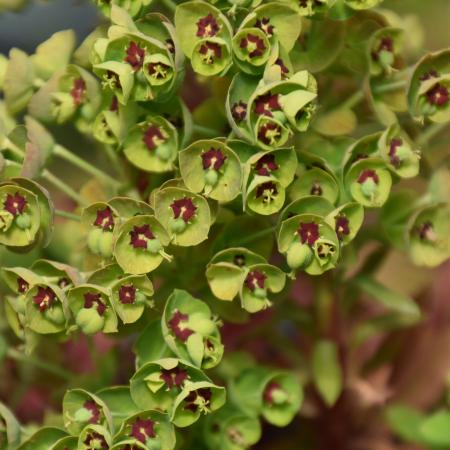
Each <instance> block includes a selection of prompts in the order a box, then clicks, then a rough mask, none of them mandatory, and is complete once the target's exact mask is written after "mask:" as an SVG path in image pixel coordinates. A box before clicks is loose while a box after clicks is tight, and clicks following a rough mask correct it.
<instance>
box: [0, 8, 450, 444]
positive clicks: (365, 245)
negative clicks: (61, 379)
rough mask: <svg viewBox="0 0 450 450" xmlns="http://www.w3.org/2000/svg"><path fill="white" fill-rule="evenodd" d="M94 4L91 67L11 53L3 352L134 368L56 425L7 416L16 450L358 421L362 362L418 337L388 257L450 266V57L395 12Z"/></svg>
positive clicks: (178, 439)
mask: <svg viewBox="0 0 450 450" xmlns="http://www.w3.org/2000/svg"><path fill="white" fill-rule="evenodd" d="M95 3H96V4H97V5H98V7H99V10H100V11H101V12H102V13H103V14H104V15H105V20H104V22H105V23H103V24H101V25H99V27H98V28H97V29H95V30H94V31H93V32H92V33H91V34H90V35H89V36H87V37H86V39H85V40H84V41H83V42H82V43H81V45H80V46H79V47H78V49H76V50H75V48H74V47H75V44H74V35H73V33H72V32H71V31H64V32H59V33H55V34H54V35H53V36H52V37H50V38H49V39H48V40H47V41H45V42H43V43H42V44H41V45H40V46H39V47H38V48H37V49H36V52H35V53H34V54H32V55H28V54H26V53H25V52H23V51H21V50H18V49H12V50H11V52H10V54H9V56H3V55H0V90H1V93H2V99H1V100H0V150H1V153H0V175H1V180H0V244H1V245H2V246H3V247H5V248H6V249H7V250H8V251H10V252H17V254H20V255H22V256H21V257H14V258H13V257H11V261H6V263H5V264H4V267H3V268H2V274H3V279H4V284H5V290H6V294H5V295H4V298H3V311H4V316H5V317H6V321H7V322H8V323H9V325H10V328H11V329H12V331H13V333H14V335H15V337H10V341H8V344H5V346H6V347H8V345H9V347H8V348H7V350H5V352H6V355H7V356H8V357H10V358H16V359H25V360H26V358H27V357H26V356H24V355H25V354H28V355H30V356H29V358H30V359H29V361H31V362H34V363H35V364H37V365H38V366H39V367H41V368H43V369H45V370H49V371H53V372H54V373H56V374H59V375H61V373H63V375H64V376H66V375H67V374H66V372H65V371H63V372H61V368H58V367H56V368H55V367H54V366H52V365H51V364H49V363H48V362H46V361H41V360H39V359H37V356H34V355H33V352H37V353H39V354H40V353H45V350H46V349H47V346H48V345H49V342H51V341H52V340H53V341H54V342H57V343H58V345H61V343H65V344H66V345H70V343H73V341H74V340H76V339H77V338H80V336H83V335H84V336H87V337H86V338H85V339H86V340H87V341H88V342H89V343H90V347H91V351H92V352H95V351H96V349H95V347H96V344H95V343H96V342H97V341H96V339H97V338H98V336H102V335H105V336H106V335H107V336H108V337H105V336H103V339H105V340H106V339H108V342H110V343H111V345H113V346H117V347H120V348H125V349H128V350H129V349H130V348H131V347H132V348H133V350H134V353H135V355H136V360H135V362H136V364H135V368H134V370H128V371H127V370H126V369H123V370H125V371H126V373H125V380H124V379H123V378H124V377H123V375H124V374H123V373H122V379H121V381H120V383H121V385H117V386H109V384H108V383H109V382H111V384H113V383H114V382H115V380H114V379H111V377H108V376H106V377H105V378H102V379H101V384H102V386H101V387H100V386H98V385H97V386H95V388H94V387H93V388H92V389H89V388H88V386H92V384H89V383H88V386H86V385H82V381H80V383H81V385H80V386H78V387H74V384H75V383H70V388H69V386H64V387H65V388H68V389H67V391H66V393H65V395H64V396H61V399H60V400H61V402H62V408H61V410H60V416H59V417H58V418H56V419H55V418H53V422H52V423H53V424H56V426H43V427H41V428H39V429H37V430H36V429H34V428H31V427H28V426H27V425H24V426H21V425H20V424H19V422H18V421H17V420H16V419H15V417H14V414H13V413H12V412H11V411H10V409H8V407H7V406H5V405H3V404H0V447H1V448H2V449H7V450H27V449H35V450H36V449H38V450H40V449H52V450H75V449H77V450H94V449H95V450H99V449H105V450H108V449H110V450H138V449H141V450H145V449H147V450H173V449H175V448H176V449H191V448H198V449H204V448H209V449H214V450H217V449H220V450H239V449H245V448H249V447H251V446H253V445H254V444H256V443H257V442H258V441H259V440H260V438H261V436H262V435H263V436H264V430H265V428H263V427H262V424H264V423H268V424H271V425H273V426H276V427H285V426H288V425H289V424H290V423H292V422H293V421H294V422H295V421H305V420H306V419H305V417H308V418H317V415H319V414H320V411H321V410H323V409H324V408H328V409H332V408H333V407H334V406H335V404H336V403H337V402H339V401H343V402H344V401H345V400H342V399H343V397H344V396H342V395H341V394H342V392H343V390H344V388H345V387H349V386H351V384H352V382H353V381H354V377H359V376H362V375H361V374H362V373H363V372H364V370H370V365H368V366H364V367H362V366H358V358H357V356H356V355H357V351H358V350H359V348H360V346H361V344H363V343H365V342H366V339H369V338H370V337H371V336H373V335H377V334H378V333H380V334H381V333H386V332H388V331H391V330H392V329H395V330H397V329H401V328H403V327H407V326H413V325H415V324H417V323H418V322H419V320H420V317H421V313H420V309H419V307H418V306H417V305H416V303H415V302H414V301H413V300H412V299H411V298H410V297H408V296H405V295H403V294H400V293H397V292H395V291H392V290H391V289H390V288H388V287H386V286H383V284H381V283H380V282H379V280H378V279H376V271H377V268H378V265H379V264H380V261H381V260H382V257H383V256H384V255H385V254H386V253H387V252H388V251H389V250H390V249H391V248H395V249H401V250H402V251H403V254H404V255H405V256H404V258H409V259H410V261H411V262H412V263H413V264H415V265H417V266H426V267H429V268H430V267H436V266H438V265H440V264H442V263H443V262H445V261H446V260H447V259H448V258H449V256H450V240H449V234H448V227H449V224H450V206H449V204H448V189H447V188H448V185H446V184H448V168H447V167H446V166H445V164H444V162H442V163H440V162H438V163H437V162H436V161H437V160H438V158H436V157H435V156H433V157H432V156H430V155H429V153H430V152H429V148H431V147H432V140H433V138H434V137H435V135H436V134H437V133H440V132H441V131H443V129H444V127H445V126H447V125H448V123H450V113H449V111H450V93H449V89H450V50H445V49H444V50H441V51H439V52H435V53H430V54H426V55H421V54H419V52H418V51H417V49H416V51H414V52H411V48H410V47H407V45H406V42H405V39H406V38H407V36H405V34H406V33H405V32H404V30H403V27H402V18H400V17H397V16H395V15H393V14H391V13H389V12H388V11H386V10H381V9H380V10H378V9H375V8H376V7H377V6H378V5H379V4H380V3H381V0H365V1H364V0H300V1H291V0H279V1H273V2H265V1H258V0H256V1H255V0H254V1H250V0H249V1H247V0H244V1H238V2H237V1H231V0H230V1H225V0H224V1H210V2H206V1H202V0H191V1H186V2H183V1H180V2H177V3H174V2H173V1H172V0H164V1H162V2H161V3H160V4H159V3H156V2H150V1H146V0H142V1H137V0H136V1H122V0H121V1H119V0H117V1H116V0H114V1H103V0H99V1H96V2H95ZM406 26H407V24H406V23H405V27H406ZM408 26H409V25H408ZM329 29H331V30H336V33H335V36H333V37H332V38H330V33H329ZM407 48H409V51H406V49H407ZM417 61H418V62H417ZM22 122H23V123H22ZM63 126H64V127H63ZM69 128H72V134H71V136H73V135H75V136H76V139H74V142H73V145H69V144H67V145H68V146H69V147H71V150H69V149H67V148H66V147H65V146H63V145H60V144H58V143H57V142H56V139H57V138H56V137H54V136H61V135H62V134H63V132H64V131H67V130H68V129H69ZM53 135H54V136H53ZM66 141H67V139H66ZM69 142H70V139H69ZM82 146H88V148H89V149H90V151H91V153H95V154H96V156H98V158H97V157H96V158H91V155H89V160H87V159H84V158H82V157H80V156H78V153H79V152H78V147H80V148H81V147H82ZM54 159H60V160H63V161H64V163H65V164H66V166H64V170H58V173H55V171H54V170H53V167H54V166H53V165H52V162H53V160H54ZM91 159H92V160H94V159H95V161H96V162H97V163H96V164H94V163H91V162H90V161H91ZM106 159H107V160H108V163H105V162H104V161H105V160H106ZM98 161H100V162H98ZM423 161H425V164H424V165H422V164H423ZM60 163H62V161H60ZM59 167H60V166H59ZM73 167H76V168H77V169H78V170H80V171H83V172H84V173H85V174H86V176H87V179H86V180H84V179H83V183H80V182H79V180H78V179H74V178H73V177H71V175H70V173H71V170H72V169H73ZM422 167H425V169H424V170H423V169H422ZM433 170H434V171H435V174H433V173H432V172H433ZM77 173H78V172H77ZM419 178H421V182H420V183H416V181H417V179H419ZM408 183H409V184H408ZM407 187H409V188H410V187H412V188H413V191H412V193H411V190H407V189H406V188H407ZM55 204H56V205H57V207H55ZM10 254H12V253H10ZM24 255H25V256H24ZM305 286H307V288H306V287H305ZM311 287H312V289H311ZM310 291H312V292H310ZM362 295H368V296H369V297H370V298H372V299H373V300H375V301H378V303H379V304H380V306H379V309H376V308H372V309H373V310H374V311H375V312H379V315H378V316H375V317H374V311H372V309H370V308H368V311H367V316H365V317H368V323H364V320H363V321H361V320H359V319H360V315H361V311H360V309H361V306H360V305H359V302H357V301H356V300H357V299H358V298H360V297H361V296H362ZM303 297H305V298H308V297H313V301H308V300H303ZM236 298H238V299H239V301H237V300H235V299H236ZM299 299H300V300H299ZM341 322H342V323H344V322H345V326H346V328H345V332H344V330H343V326H342V323H341ZM261 329H262V331H263V333H262V334H261ZM234 330H238V331H237V332H234ZM302 333H303V334H302ZM255 337H256V341H255ZM239 339H242V340H241V341H240V345H239V344H236V340H238V341H239ZM247 339H248V342H247ZM13 340H15V341H16V343H14V341H13ZM68 343H69V344H68ZM0 344H3V341H1V342H0ZM14 345H16V346H17V349H16V348H14ZM6 347H5V348H6ZM237 350H240V351H237ZM2 352H3V349H2V348H1V346H0V356H3V355H2ZM252 353H254V354H253V355H252ZM385 357H386V355H385V354H384V353H383V354H381V350H380V354H377V355H375V358H374V361H372V363H373V364H375V365H376V364H377V361H379V360H381V359H382V358H385ZM377 358H378V359H377ZM94 362H96V361H94ZM99 364H100V363H99ZM108 370H109V369H108ZM121 370H122V367H121ZM107 372H108V371H107ZM119 372H120V371H119ZM69 378H71V377H70V375H69ZM105 380H106V381H105ZM304 387H306V389H305V394H304V393H303V392H304ZM59 391H60V390H59ZM59 391H58V392H59ZM91 391H92V392H91ZM304 398H306V400H305V403H304V405H305V406H304V407H302V405H303V399H304ZM340 399H341V400H340ZM401 411H402V410H401ZM401 411H400V412H401ZM395 413H398V410H395V411H394V413H392V412H391V413H390V415H389V414H388V416H389V417H388V420H390V421H391V422H395V417H396V416H395ZM446 417H447V416H446ZM308 420H309V419H308ZM393 427H394V428H395V429H397V428H398V427H396V426H395V424H394V425H393ZM299 428H301V429H303V426H301V427H299ZM319 434H320V433H319ZM431 434H433V433H432V432H431ZM300 435H301V433H300V434H299V436H300ZM301 436H302V437H299V444H298V445H297V446H296V448H297V447H298V448H303V447H302V446H305V448H310V447H309V446H308V447H306V444H305V442H306V441H307V440H308V441H309V440H310V439H311V436H308V437H307V438H305V436H303V435H301ZM427 436H428V437H429V435H427ZM314 440H315V441H319V440H320V439H318V438H317V437H316V438H315V439H314ZM430 441H433V439H430ZM308 445H310V444H308ZM272 448H275V447H272ZM277 448H278V446H277ZM280 448H281V447H280ZM317 448H319V445H318V446H317ZM328 448H329V447H328ZM347 448H350V447H347ZM352 448H353V447H352ZM433 448H435V447H433ZM436 448H438V447H436ZM439 448H440V447H439Z"/></svg>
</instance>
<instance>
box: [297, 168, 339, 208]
mask: <svg viewBox="0 0 450 450" xmlns="http://www.w3.org/2000/svg"><path fill="white" fill-rule="evenodd" d="M289 195H290V197H291V198H292V199H293V200H297V199H299V198H301V197H305V196H310V195H315V196H318V197H323V198H325V199H326V200H328V201H329V202H330V203H333V204H334V203H336V201H337V200H338V197H339V187H338V184H337V181H336V179H335V178H334V177H333V175H331V173H329V172H327V171H326V170H324V169H321V168H319V167H312V168H310V169H306V170H302V171H300V172H299V173H298V178H297V180H295V181H294V183H292V185H291V187H290V189H289Z"/></svg>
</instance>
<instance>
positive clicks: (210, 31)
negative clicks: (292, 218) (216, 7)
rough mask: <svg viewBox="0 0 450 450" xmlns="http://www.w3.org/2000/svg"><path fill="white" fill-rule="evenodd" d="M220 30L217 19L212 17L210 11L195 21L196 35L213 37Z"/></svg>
mask: <svg viewBox="0 0 450 450" xmlns="http://www.w3.org/2000/svg"><path fill="white" fill-rule="evenodd" d="M219 31H220V26H219V24H218V23H217V20H216V19H215V18H214V16H213V15H212V13H209V14H208V15H207V16H205V17H202V18H201V19H199V21H198V22H197V33H196V36H198V37H202V38H206V37H213V36H215V35H216V34H217V33H218V32H219Z"/></svg>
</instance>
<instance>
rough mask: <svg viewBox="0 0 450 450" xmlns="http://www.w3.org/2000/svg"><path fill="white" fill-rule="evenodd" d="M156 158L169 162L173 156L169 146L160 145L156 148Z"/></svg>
mask: <svg viewBox="0 0 450 450" xmlns="http://www.w3.org/2000/svg"><path fill="white" fill-rule="evenodd" d="M155 153H156V156H157V157H158V158H159V159H162V160H163V161H168V160H169V159H170V158H171V156H172V152H171V150H170V147H169V146H167V145H160V146H158V147H157V148H156V150H155Z"/></svg>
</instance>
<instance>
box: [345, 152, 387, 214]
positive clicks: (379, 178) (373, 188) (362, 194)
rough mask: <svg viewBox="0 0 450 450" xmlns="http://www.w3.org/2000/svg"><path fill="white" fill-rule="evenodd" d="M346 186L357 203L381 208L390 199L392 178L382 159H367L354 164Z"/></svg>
mask: <svg viewBox="0 0 450 450" xmlns="http://www.w3.org/2000/svg"><path fill="white" fill-rule="evenodd" d="M345 185H346V188H347V190H348V191H349V192H350V194H351V196H352V198H353V199H354V200H355V201H356V202H358V203H360V204H361V205H363V206H365V207H367V208H379V207H380V206H383V204H384V203H385V202H386V200H387V199H388V197H389V194H390V192H391V186H392V176H391V174H390V172H389V170H388V168H387V167H386V163H385V162H384V161H383V160H382V159H380V158H375V157H373V158H366V159H361V160H359V161H357V162H355V163H354V164H352V166H351V167H350V169H349V170H348V172H347V173H346V175H345Z"/></svg>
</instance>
